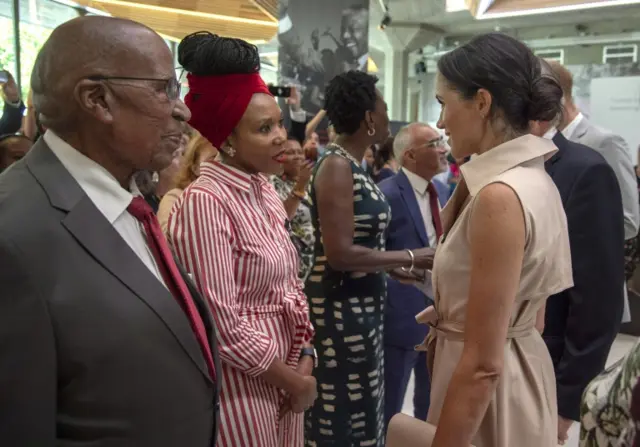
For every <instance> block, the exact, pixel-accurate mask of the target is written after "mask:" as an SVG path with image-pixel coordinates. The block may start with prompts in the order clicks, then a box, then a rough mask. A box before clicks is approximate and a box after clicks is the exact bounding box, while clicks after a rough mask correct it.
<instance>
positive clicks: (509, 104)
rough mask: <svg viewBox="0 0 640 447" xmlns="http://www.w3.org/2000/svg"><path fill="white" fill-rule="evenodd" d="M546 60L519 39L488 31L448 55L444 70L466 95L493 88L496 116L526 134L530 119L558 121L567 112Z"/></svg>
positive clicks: (493, 113)
mask: <svg viewBox="0 0 640 447" xmlns="http://www.w3.org/2000/svg"><path fill="white" fill-rule="evenodd" d="M542 63H543V61H542V60H541V59H540V58H538V57H537V56H535V55H534V54H533V52H532V51H531V50H530V49H529V47H527V46H526V45H525V44H524V43H522V42H520V41H519V40H517V39H514V38H513V37H509V36H507V35H505V34H501V33H488V34H483V35H480V36H477V37H474V38H473V39H472V40H471V41H470V42H468V43H466V44H465V45H462V46H460V47H458V48H456V49H455V50H453V51H451V52H450V53H447V54H445V55H444V56H442V57H441V58H440V60H439V61H438V71H439V72H440V74H441V75H442V76H443V77H444V78H445V79H446V80H447V81H448V83H449V85H450V86H451V87H452V88H454V89H456V90H457V91H459V92H460V94H461V95H462V97H463V98H465V99H471V98H473V97H474V95H475V94H476V92H477V91H478V90H479V89H481V88H482V89H485V90H487V91H488V92H489V93H490V94H491V97H492V104H491V116H492V117H495V116H496V114H498V116H499V118H501V119H502V120H503V121H504V123H505V124H506V125H507V128H508V129H510V130H512V131H514V132H516V133H518V134H523V133H526V132H527V131H528V129H529V121H553V120H554V119H556V118H557V117H558V115H559V114H560V113H561V111H562V105H561V102H560V101H561V99H562V88H561V87H560V84H559V83H558V82H557V81H556V80H555V79H554V78H553V77H552V76H551V75H550V74H548V72H549V70H545V73H544V74H543V73H542Z"/></svg>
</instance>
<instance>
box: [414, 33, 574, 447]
mask: <svg viewBox="0 0 640 447" xmlns="http://www.w3.org/2000/svg"><path fill="white" fill-rule="evenodd" d="M540 64H541V61H539V60H538V59H537V58H536V57H535V56H534V55H533V54H532V53H531V51H530V50H529V49H528V48H527V47H526V46H525V45H524V44H522V43H520V42H519V41H517V40H515V39H513V38H511V37H508V36H505V35H501V34H496V33H492V34H487V35H483V36H479V37H476V38H475V39H473V40H472V41H470V42H469V43H468V44H466V45H464V46H462V47H459V48H458V49H456V50H454V51H453V52H451V53H448V54H447V55H445V56H443V57H442V58H441V59H440V61H439V63H438V69H439V73H438V79H437V86H436V92H437V97H438V100H439V101H440V103H441V104H442V112H441V116H440V120H439V122H438V127H440V128H441V129H444V130H445V132H446V134H447V135H448V136H449V143H450V145H451V149H452V154H453V156H454V157H455V158H456V159H458V158H464V157H466V156H468V155H471V154H476V155H474V156H473V157H472V159H471V160H470V161H469V162H468V163H466V164H464V165H462V166H461V173H462V178H461V181H460V183H459V185H458V187H457V188H456V190H455V192H454V195H453V196H452V198H451V199H450V201H449V203H448V204H447V206H446V207H445V208H444V210H443V211H442V214H441V217H442V224H443V229H444V235H443V237H442V239H441V241H440V243H439V245H438V248H437V252H436V256H435V262H434V268H433V284H434V292H435V293H434V294H435V297H434V302H435V312H433V313H432V316H433V318H432V320H431V326H432V328H431V331H430V336H429V338H428V339H427V341H426V343H425V348H426V347H428V350H429V354H430V355H429V358H430V363H431V365H432V383H431V390H432V391H431V407H430V411H429V416H428V418H427V421H428V422H430V423H432V424H434V425H437V427H438V428H437V432H436V436H435V439H434V442H433V446H435V447H463V446H464V447H468V446H469V444H474V445H475V446H476V447H552V446H556V443H557V430H558V427H557V409H556V391H555V378H554V372H553V365H552V363H551V358H550V357H549V354H548V352H547V348H546V346H545V344H544V342H543V340H542V338H541V336H540V333H539V332H538V330H537V329H536V319H537V318H539V319H540V321H544V320H543V316H544V305H545V301H546V299H547V297H548V296H549V295H553V294H555V293H558V292H560V291H562V290H564V289H566V288H569V287H571V286H572V285H573V280H572V273H571V258H570V251H569V239H568V233H567V223H566V217H565V214H564V211H563V207H562V203H561V200H560V196H559V193H558V191H557V189H556V187H555V185H554V183H553V181H552V180H551V178H550V177H549V176H548V175H547V174H546V172H545V169H544V161H545V158H546V157H549V156H551V155H552V154H553V153H554V152H555V151H556V150H557V149H556V147H555V146H554V145H553V143H551V142H550V141H547V140H544V139H541V138H538V137H535V136H532V135H529V134H528V129H529V123H530V121H537V120H542V121H550V120H553V119H554V118H555V117H556V116H557V115H558V113H559V111H560V108H561V106H560V98H561V96H562V91H561V89H560V87H559V86H558V84H557V83H556V82H555V80H553V79H550V78H546V77H543V76H542V75H541V67H540Z"/></svg>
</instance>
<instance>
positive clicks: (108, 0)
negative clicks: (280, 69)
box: [91, 0, 278, 28]
mask: <svg viewBox="0 0 640 447" xmlns="http://www.w3.org/2000/svg"><path fill="white" fill-rule="evenodd" d="M91 1H92V2H95V3H103V4H105V5H113V6H124V7H127V8H136V9H145V10H147V11H156V12H165V13H168V14H180V15H185V16H191V17H202V18H208V19H213V20H220V21H224V22H235V23H245V24H247V25H259V26H268V27H270V28H277V27H278V22H274V21H267V20H256V19H245V18H244V17H232V16H225V15H220V14H212V13H209V12H199V11H191V10H188V9H178V8H169V7H166V6H156V5H148V4H146V3H135V2H128V1H122V0H91Z"/></svg>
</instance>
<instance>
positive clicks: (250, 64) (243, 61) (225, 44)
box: [178, 31, 260, 76]
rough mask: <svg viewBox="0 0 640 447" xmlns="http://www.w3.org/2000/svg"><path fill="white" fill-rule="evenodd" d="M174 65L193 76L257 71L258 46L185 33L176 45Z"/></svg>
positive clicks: (204, 33) (241, 41) (240, 40)
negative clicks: (176, 53) (176, 54)
mask: <svg viewBox="0 0 640 447" xmlns="http://www.w3.org/2000/svg"><path fill="white" fill-rule="evenodd" d="M178 62H179V63H180V65H181V66H182V67H183V68H184V69H185V70H186V71H188V72H189V73H191V74H194V75H196V76H221V75H229V74H250V73H257V72H259V71H260V54H259V52H258V47H256V46H255V45H252V44H250V43H248V42H245V41H244V40H242V39H233V38H230V37H221V36H218V35H217V34H211V33H209V32H207V31H200V32H197V33H193V34H189V35H188V36H187V37H185V38H184V39H182V42H180V45H178Z"/></svg>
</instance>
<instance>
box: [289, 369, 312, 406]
mask: <svg viewBox="0 0 640 447" xmlns="http://www.w3.org/2000/svg"><path fill="white" fill-rule="evenodd" d="M317 397H318V383H317V382H316V378H315V377H313V376H304V377H303V379H302V387H301V388H300V389H299V390H297V391H296V393H295V394H292V395H291V411H293V412H294V413H303V412H304V411H306V410H308V409H309V408H311V406H312V405H313V403H314V402H315V400H316V398H317Z"/></svg>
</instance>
